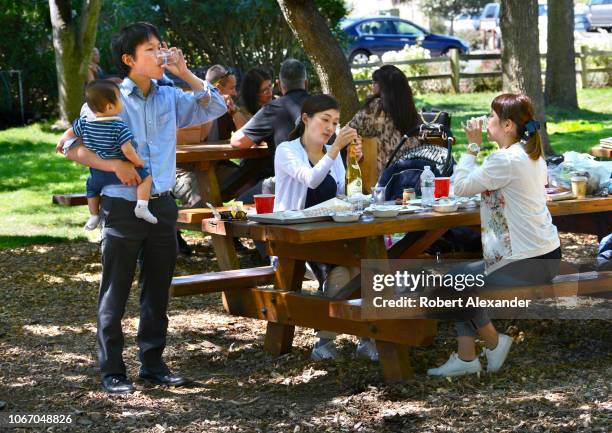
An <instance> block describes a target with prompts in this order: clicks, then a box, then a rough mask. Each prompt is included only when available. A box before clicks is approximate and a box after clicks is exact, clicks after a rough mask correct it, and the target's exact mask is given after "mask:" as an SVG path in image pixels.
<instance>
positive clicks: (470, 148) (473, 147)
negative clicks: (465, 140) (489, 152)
mask: <svg viewBox="0 0 612 433" xmlns="http://www.w3.org/2000/svg"><path fill="white" fill-rule="evenodd" d="M467 150H468V151H469V152H471V153H474V154H477V153H478V152H480V146H479V145H477V144H476V143H470V144H468V145H467Z"/></svg>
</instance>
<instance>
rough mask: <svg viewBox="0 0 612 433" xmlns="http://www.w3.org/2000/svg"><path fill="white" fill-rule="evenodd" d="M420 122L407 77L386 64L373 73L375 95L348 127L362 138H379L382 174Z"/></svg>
mask: <svg viewBox="0 0 612 433" xmlns="http://www.w3.org/2000/svg"><path fill="white" fill-rule="evenodd" d="M419 123H420V117H419V113H418V112H417V109H416V107H415V105H414V99H413V96H412V90H411V89H410V85H409V84H408V80H407V79H406V76H405V75H404V73H403V72H402V71H400V70H399V69H398V68H397V67H395V66H393V65H384V66H382V67H381V68H380V69H377V70H376V71H374V73H373V74H372V94H371V95H370V96H369V97H368V98H367V99H366V102H365V104H364V106H363V108H362V109H361V110H359V111H358V112H357V113H356V114H355V116H354V117H353V119H352V120H351V121H350V122H349V125H350V126H351V127H352V128H355V129H356V130H357V132H358V133H359V135H361V136H363V137H376V138H377V139H378V160H377V165H378V171H379V173H382V170H383V169H384V167H385V165H386V164H387V161H388V159H389V157H390V156H391V153H392V152H393V150H394V149H395V147H396V146H397V144H398V143H399V142H400V140H401V139H402V136H403V135H404V134H407V133H409V132H410V131H411V130H412V129H413V128H414V127H415V126H417V125H418V124H419ZM412 141H414V143H412ZM410 144H417V140H416V138H413V139H411V141H410ZM410 144H408V145H410Z"/></svg>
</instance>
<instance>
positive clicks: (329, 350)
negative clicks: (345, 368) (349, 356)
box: [310, 340, 340, 361]
mask: <svg viewBox="0 0 612 433" xmlns="http://www.w3.org/2000/svg"><path fill="white" fill-rule="evenodd" d="M339 356H340V355H339V354H338V351H337V350H336V343H335V342H334V340H330V341H328V342H327V343H325V344H322V345H319V344H318V343H317V344H315V346H314V347H313V348H312V352H311V353H310V359H314V360H315V361H321V360H323V359H336V358H338V357H339Z"/></svg>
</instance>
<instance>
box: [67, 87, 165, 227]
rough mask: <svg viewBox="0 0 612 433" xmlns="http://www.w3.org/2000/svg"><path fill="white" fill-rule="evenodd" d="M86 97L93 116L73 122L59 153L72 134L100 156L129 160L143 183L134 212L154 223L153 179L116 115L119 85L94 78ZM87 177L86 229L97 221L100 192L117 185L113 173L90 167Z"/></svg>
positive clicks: (131, 138)
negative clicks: (152, 209)
mask: <svg viewBox="0 0 612 433" xmlns="http://www.w3.org/2000/svg"><path fill="white" fill-rule="evenodd" d="M85 100H86V102H87V105H88V106H89V108H90V110H91V111H92V112H93V113H94V114H95V116H96V118H95V119H93V120H89V121H88V120H87V119H86V118H85V117H80V118H78V119H77V120H75V121H74V123H73V124H72V128H69V129H68V130H67V131H66V132H64V134H63V135H62V137H61V138H60V141H59V143H58V144H57V151H58V152H61V151H62V148H63V146H64V142H65V141H67V140H70V139H72V138H75V137H79V138H81V139H82V141H83V145H84V146H85V147H86V148H88V149H89V150H91V151H92V152H95V153H96V154H97V155H98V156H99V157H100V158H102V159H121V160H124V161H130V162H131V163H132V164H134V166H135V167H136V171H137V172H138V175H139V176H140V177H141V179H142V182H141V183H140V184H139V185H138V188H137V190H136V195H137V197H138V202H137V203H136V208H135V209H134V213H135V214H136V217H138V218H142V219H144V220H145V221H147V222H149V223H151V224H157V218H155V216H154V215H153V214H152V213H151V212H150V211H149V198H150V195H151V184H152V179H151V175H150V174H149V172H148V171H147V170H146V169H145V168H144V165H145V163H144V161H143V160H142V159H141V158H140V157H139V156H138V153H137V152H136V148H135V143H134V135H133V134H132V132H131V131H130V129H129V128H128V126H127V125H126V124H125V122H124V121H123V120H122V119H121V118H120V117H119V113H121V110H122V109H123V104H122V103H121V97H120V95H119V87H117V85H116V84H115V83H113V82H112V81H108V80H94V81H92V82H90V83H89V84H88V85H87V88H86V90H85ZM89 170H90V174H89V177H88V178H87V206H88V207H89V213H90V217H89V219H88V220H87V223H86V224H85V230H94V229H95V228H96V227H98V225H99V224H100V215H99V212H100V210H99V208H100V193H101V191H102V188H104V187H105V186H106V185H116V184H120V183H121V181H120V180H119V178H118V177H117V176H116V175H115V173H112V172H107V171H102V170H97V169H95V168H90V169H89Z"/></svg>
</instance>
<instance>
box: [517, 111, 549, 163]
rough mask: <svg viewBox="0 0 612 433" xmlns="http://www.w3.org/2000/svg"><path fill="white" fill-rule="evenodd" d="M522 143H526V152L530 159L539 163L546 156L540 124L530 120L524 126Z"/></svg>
mask: <svg viewBox="0 0 612 433" xmlns="http://www.w3.org/2000/svg"><path fill="white" fill-rule="evenodd" d="M521 142H523V143H524V146H525V152H526V153H527V155H529V158H531V159H533V160H534V161H537V160H538V159H539V158H540V156H542V155H543V154H544V148H543V146H542V137H541V136H540V122H538V121H537V120H534V119H530V120H529V121H527V122H526V123H525V125H524V126H523V133H522V134H521Z"/></svg>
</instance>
